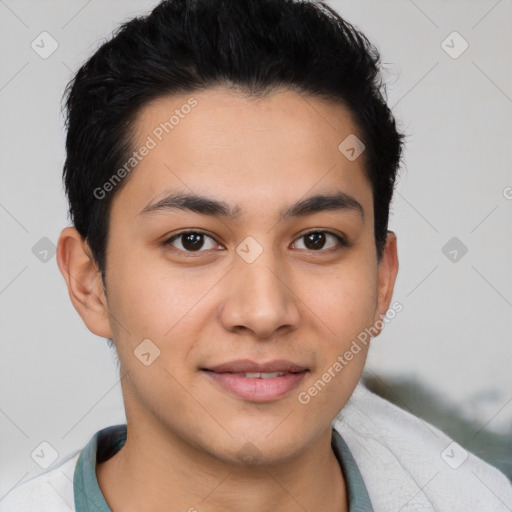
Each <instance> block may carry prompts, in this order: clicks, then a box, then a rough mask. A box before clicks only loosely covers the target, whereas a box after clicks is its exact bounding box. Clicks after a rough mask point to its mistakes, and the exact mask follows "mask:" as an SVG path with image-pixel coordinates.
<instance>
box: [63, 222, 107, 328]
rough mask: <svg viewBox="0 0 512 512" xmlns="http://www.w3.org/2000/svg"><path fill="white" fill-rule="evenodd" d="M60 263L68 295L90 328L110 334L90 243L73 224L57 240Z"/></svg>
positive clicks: (99, 280)
mask: <svg viewBox="0 0 512 512" xmlns="http://www.w3.org/2000/svg"><path fill="white" fill-rule="evenodd" d="M57 265H58V266H59V270H60V272H61V274H62V275H63V277H64V280H65V281H66V285H67V287H68V293H69V298H70V299H71V302H72V303H73V306H74V307H75V309H76V310H77V312H78V314H79V315H80V317H81V318H82V320H83V321H84V323H85V325H86V326H87V328H88V329H89V330H90V331H91V332H93V333H94V334H96V335H97V336H101V337H103V338H111V337H112V332H111V328H110V321H109V315H108V307H107V300H106V297H105V293H104V289H103V282H102V280H101V275H100V272H99V270H98V267H97V265H96V263H95V262H94V259H93V257H92V253H91V251H90V248H89V245H88V244H87V242H86V241H84V240H83V239H82V237H81V235H80V233H79V232H78V231H77V230H76V229H75V228H73V227H67V228H65V229H63V230H62V232H61V234H60V236H59V241H58V244H57Z"/></svg>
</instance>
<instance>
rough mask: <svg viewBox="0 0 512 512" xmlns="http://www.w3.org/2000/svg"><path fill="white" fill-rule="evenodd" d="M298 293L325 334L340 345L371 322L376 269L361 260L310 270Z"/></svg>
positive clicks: (333, 342) (375, 293) (374, 306)
mask: <svg viewBox="0 0 512 512" xmlns="http://www.w3.org/2000/svg"><path fill="white" fill-rule="evenodd" d="M299 296H300V297H301V299H302V300H303V302H304V304H305V306H306V307H308V308H309V309H310V310H311V311H312V312H313V313H314V316H315V317H316V319H317V320H318V324H319V325H321V326H323V327H322V329H323V330H324V331H325V332H324V334H325V335H327V338H328V339H330V340H331V343H332V344H334V345H340V344H341V345H342V344H343V343H346V342H347V341H348V340H349V339H352V337H355V336H357V335H358V334H359V332H360V331H361V330H364V328H365V327H369V326H370V325H371V324H372V322H373V316H374V312H375V308H376V304H377V271H376V269H374V268H373V266H372V265H371V264H365V262H364V260H363V261H362V263H361V260H359V261H356V258H354V264H353V265H351V264H349V262H348V261H347V262H346V264H344V265H340V266H339V267H338V268H335V269H333V270H332V271H331V272H328V273H326V272H325V271H317V272H315V273H312V272H311V273H309V277H308V280H307V284H306V283H305V284H303V285H302V288H301V291H300V292H299Z"/></svg>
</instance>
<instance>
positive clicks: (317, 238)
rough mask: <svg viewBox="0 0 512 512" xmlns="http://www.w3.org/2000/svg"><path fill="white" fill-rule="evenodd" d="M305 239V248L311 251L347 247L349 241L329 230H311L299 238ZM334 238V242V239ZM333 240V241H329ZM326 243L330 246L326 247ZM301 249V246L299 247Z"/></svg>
mask: <svg viewBox="0 0 512 512" xmlns="http://www.w3.org/2000/svg"><path fill="white" fill-rule="evenodd" d="M302 239H303V240H304V245H305V248H306V249H308V250H310V251H321V250H322V249H325V250H326V251H327V250H332V249H334V250H335V249H336V248H341V247H345V246H346V245H347V243H346V242H345V240H344V239H343V238H342V237H340V236H338V235H336V234H334V233H330V232H329V231H311V232H310V233H306V234H305V235H302V236H301V237H300V238H299V239H298V240H302ZM333 239H334V243H333V242H332V240H333ZM329 240H331V242H329ZM326 244H327V245H328V247H327V248H326ZM299 249H300V247H299Z"/></svg>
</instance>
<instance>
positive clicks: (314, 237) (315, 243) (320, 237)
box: [306, 232, 325, 249]
mask: <svg viewBox="0 0 512 512" xmlns="http://www.w3.org/2000/svg"><path fill="white" fill-rule="evenodd" d="M310 242H312V243H311V244H310ZM324 243H325V234H324V233H318V232H317V233H310V234H309V235H306V247H307V248H308V249H319V248H322V247H323V245H324ZM310 245H311V246H310Z"/></svg>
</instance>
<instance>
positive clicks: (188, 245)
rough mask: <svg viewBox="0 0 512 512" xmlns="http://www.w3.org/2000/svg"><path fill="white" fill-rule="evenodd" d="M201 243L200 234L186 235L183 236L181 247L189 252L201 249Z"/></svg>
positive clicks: (201, 236)
mask: <svg viewBox="0 0 512 512" xmlns="http://www.w3.org/2000/svg"><path fill="white" fill-rule="evenodd" d="M202 242H203V235H202V234H201V233H187V234H186V235H184V243H183V247H185V249H189V250H195V249H198V248H201V246H202Z"/></svg>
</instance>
